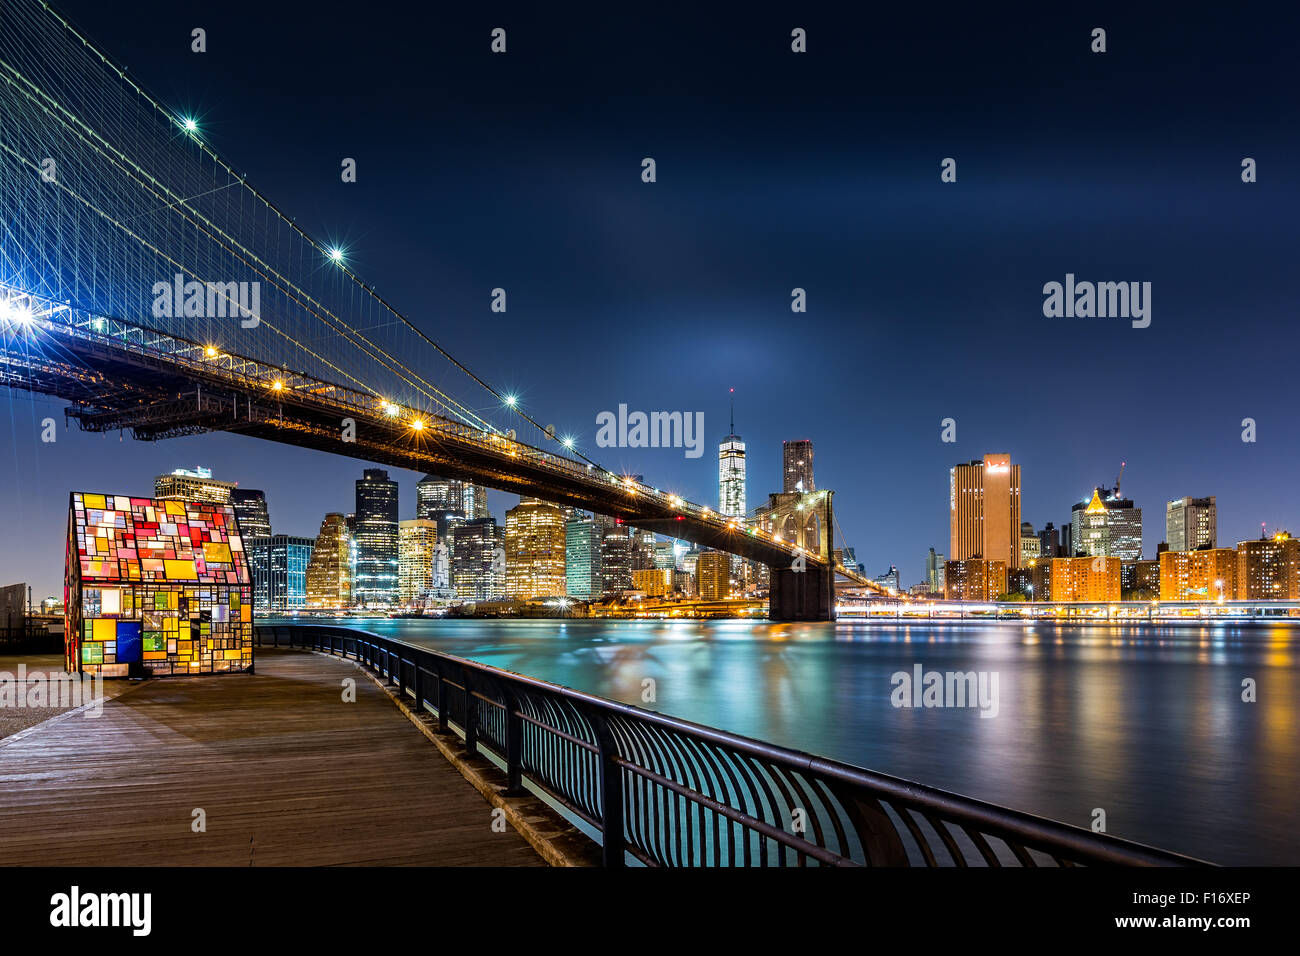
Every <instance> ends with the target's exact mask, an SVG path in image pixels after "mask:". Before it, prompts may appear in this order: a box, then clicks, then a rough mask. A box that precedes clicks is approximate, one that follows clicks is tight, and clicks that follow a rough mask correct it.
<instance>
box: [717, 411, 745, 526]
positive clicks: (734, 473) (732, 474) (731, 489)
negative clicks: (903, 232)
mask: <svg viewBox="0 0 1300 956" xmlns="http://www.w3.org/2000/svg"><path fill="white" fill-rule="evenodd" d="M732 392H733V393H734V392H735V389H734V388H733V389H732ZM747 510H748V509H747V508H746V506H745V442H744V441H743V440H742V439H741V437H740V436H739V435H737V434H736V406H735V400H734V399H733V400H732V406H731V434H730V435H728V436H727V437H726V438H724V439H722V443H721V444H720V445H718V513H719V514H721V515H723V516H724V517H727V518H740V519H742V520H743V519H744V517H745V512H746V511H747Z"/></svg>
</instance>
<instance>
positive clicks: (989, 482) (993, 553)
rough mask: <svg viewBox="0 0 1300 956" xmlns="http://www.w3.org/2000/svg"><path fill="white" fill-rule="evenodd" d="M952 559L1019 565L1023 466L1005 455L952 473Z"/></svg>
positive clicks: (1011, 566) (1008, 565)
mask: <svg viewBox="0 0 1300 956" xmlns="http://www.w3.org/2000/svg"><path fill="white" fill-rule="evenodd" d="M948 510H949V517H950V522H949V524H950V536H949V538H950V541H949V554H948V557H949V563H951V562H953V561H965V560H968V559H970V558H983V559H985V560H986V561H1001V562H1002V563H1003V566H1004V567H1005V568H1018V567H1020V466H1019V465H1013V464H1011V456H1010V455H1006V454H993V455H985V456H984V460H983V461H972V462H969V463H968V464H963V465H957V466H956V467H954V468H951V469H949V472H948Z"/></svg>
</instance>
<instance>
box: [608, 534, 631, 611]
mask: <svg viewBox="0 0 1300 956" xmlns="http://www.w3.org/2000/svg"><path fill="white" fill-rule="evenodd" d="M600 582H601V583H600V590H601V594H604V595H614V594H618V593H619V592H620V591H629V590H631V588H632V529H631V528H629V527H628V526H627V525H625V524H622V523H620V522H618V521H612V522H608V523H606V524H605V525H604V527H603V533H602V535H601V542H600Z"/></svg>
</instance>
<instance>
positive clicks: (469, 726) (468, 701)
mask: <svg viewBox="0 0 1300 956" xmlns="http://www.w3.org/2000/svg"><path fill="white" fill-rule="evenodd" d="M460 677H461V681H460V682H461V684H463V685H464V687H465V753H466V754H467V755H469V756H471V757H473V756H474V755H475V754H477V753H478V708H477V707H475V706H474V688H473V687H471V686H470V677H469V672H468V671H466V670H465V669H464V668H463V667H462V668H461V671H460Z"/></svg>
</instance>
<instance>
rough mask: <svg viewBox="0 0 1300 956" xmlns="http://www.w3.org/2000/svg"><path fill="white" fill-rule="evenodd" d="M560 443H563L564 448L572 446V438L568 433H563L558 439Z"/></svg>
mask: <svg viewBox="0 0 1300 956" xmlns="http://www.w3.org/2000/svg"><path fill="white" fill-rule="evenodd" d="M560 444H561V445H563V446H564V447H565V448H570V449H571V448H573V439H572V438H570V437H569V436H568V435H565V436H564V437H563V438H561V439H560Z"/></svg>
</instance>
